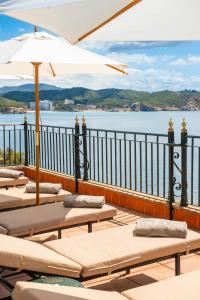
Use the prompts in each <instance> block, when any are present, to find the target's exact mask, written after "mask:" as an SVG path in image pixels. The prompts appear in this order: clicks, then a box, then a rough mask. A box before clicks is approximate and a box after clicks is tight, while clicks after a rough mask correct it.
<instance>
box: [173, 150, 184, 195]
mask: <svg viewBox="0 0 200 300" xmlns="http://www.w3.org/2000/svg"><path fill="white" fill-rule="evenodd" d="M179 158H180V154H179V153H178V152H174V153H173V164H174V166H175V167H176V169H177V170H178V171H179V173H180V174H182V172H181V169H180V168H179V166H178V165H177V163H176V162H175V159H179ZM173 186H174V189H175V190H176V191H181V189H182V185H181V183H180V182H177V179H176V177H173ZM174 197H179V196H178V195H175V193H174Z"/></svg>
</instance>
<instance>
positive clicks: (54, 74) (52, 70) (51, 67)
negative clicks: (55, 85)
mask: <svg viewBox="0 0 200 300" xmlns="http://www.w3.org/2000/svg"><path fill="white" fill-rule="evenodd" d="M49 66H50V69H51V72H52V74H53V77H56V73H55V72H54V69H53V66H52V64H51V63H49Z"/></svg>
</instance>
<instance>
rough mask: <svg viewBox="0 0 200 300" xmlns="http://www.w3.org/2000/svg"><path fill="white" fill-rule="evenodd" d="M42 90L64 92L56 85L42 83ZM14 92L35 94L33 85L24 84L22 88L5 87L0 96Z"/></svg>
mask: <svg viewBox="0 0 200 300" xmlns="http://www.w3.org/2000/svg"><path fill="white" fill-rule="evenodd" d="M40 90H43V91H50V90H58V91H59V90H62V88H59V87H57V86H54V85H49V84H44V83H40ZM14 91H18V92H34V85H33V84H23V85H20V86H4V87H2V88H0V95H3V94H5V93H9V92H14Z"/></svg>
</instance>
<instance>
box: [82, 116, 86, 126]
mask: <svg viewBox="0 0 200 300" xmlns="http://www.w3.org/2000/svg"><path fill="white" fill-rule="evenodd" d="M82 125H86V118H85V116H84V115H83V118H82Z"/></svg>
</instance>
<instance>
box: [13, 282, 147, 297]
mask: <svg viewBox="0 0 200 300" xmlns="http://www.w3.org/2000/svg"><path fill="white" fill-rule="evenodd" d="M27 299H28V300H44V299H48V300H127V298H125V297H124V296H122V295H120V294H119V293H117V292H105V291H98V290H93V289H85V288H74V287H67V286H56V285H50V284H41V283H33V282H18V283H17V284H16V287H15V289H14V292H13V300H27ZM145 300H146V299H145Z"/></svg>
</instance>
